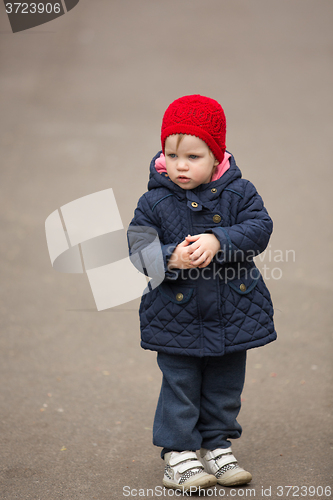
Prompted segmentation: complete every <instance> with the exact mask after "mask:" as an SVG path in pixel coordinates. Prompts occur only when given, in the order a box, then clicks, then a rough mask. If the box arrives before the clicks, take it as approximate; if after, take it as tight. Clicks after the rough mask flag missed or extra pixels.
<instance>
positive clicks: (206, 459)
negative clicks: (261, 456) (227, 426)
mask: <svg viewBox="0 0 333 500" xmlns="http://www.w3.org/2000/svg"><path fill="white" fill-rule="evenodd" d="M200 456H201V462H202V463H203V465H204V467H205V471H206V472H208V473H209V474H214V476H215V477H216V479H217V482H218V483H219V484H222V485H223V486H238V485H241V484H247V483H249V482H250V481H251V479H252V476H251V474H250V473H249V472H247V471H246V470H244V469H242V468H241V467H239V465H238V463H237V460H236V458H235V457H234V456H233V454H232V451H231V448H225V449H223V448H217V449H216V450H212V451H210V450H205V449H204V448H201V450H200Z"/></svg>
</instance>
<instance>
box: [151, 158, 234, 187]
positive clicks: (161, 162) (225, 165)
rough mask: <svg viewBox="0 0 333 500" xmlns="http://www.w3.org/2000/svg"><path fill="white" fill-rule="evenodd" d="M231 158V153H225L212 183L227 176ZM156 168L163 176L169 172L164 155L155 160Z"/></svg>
mask: <svg viewBox="0 0 333 500" xmlns="http://www.w3.org/2000/svg"><path fill="white" fill-rule="evenodd" d="M230 157H231V155H230V154H229V153H224V158H223V160H222V162H221V163H220V164H219V165H217V167H216V169H215V172H214V175H213V177H212V179H211V182H213V181H216V180H217V179H219V178H220V177H222V175H223V174H225V173H226V171H227V170H228V169H229V168H230V162H229V158H230ZM155 168H156V172H158V173H159V174H162V173H163V172H166V171H167V169H166V166H165V156H164V154H163V153H161V156H160V157H159V158H157V160H155Z"/></svg>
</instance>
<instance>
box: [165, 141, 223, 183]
mask: <svg viewBox="0 0 333 500" xmlns="http://www.w3.org/2000/svg"><path fill="white" fill-rule="evenodd" d="M177 140H178V135H177V134H175V135H169V137H167V138H166V141H165V162H166V169H167V172H168V175H169V177H170V179H171V180H172V182H174V183H175V184H177V186H179V187H181V188H183V189H194V188H195V187H197V186H200V184H207V183H208V182H210V180H211V178H212V175H213V172H214V170H215V167H216V166H217V165H218V163H219V162H218V160H216V159H215V158H214V156H213V154H212V152H211V150H210V149H209V147H208V146H207V144H206V143H205V142H204V141H202V140H201V139H199V137H195V136H194V135H184V137H183V138H182V140H181V141H180V143H179V145H178V148H177Z"/></svg>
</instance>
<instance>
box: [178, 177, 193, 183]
mask: <svg viewBox="0 0 333 500" xmlns="http://www.w3.org/2000/svg"><path fill="white" fill-rule="evenodd" d="M177 180H178V182H182V183H186V182H189V181H190V180H191V179H189V178H188V177H185V175H179V176H178V177H177Z"/></svg>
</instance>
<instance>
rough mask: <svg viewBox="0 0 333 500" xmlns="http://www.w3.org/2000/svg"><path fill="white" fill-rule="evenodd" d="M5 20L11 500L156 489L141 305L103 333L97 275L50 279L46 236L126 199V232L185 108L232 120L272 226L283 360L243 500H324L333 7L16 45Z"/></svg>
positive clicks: (84, 25) (216, 7) (160, 6)
mask: <svg viewBox="0 0 333 500" xmlns="http://www.w3.org/2000/svg"><path fill="white" fill-rule="evenodd" d="M0 10H1V22H0V42H1V67H2V71H1V77H0V84H1V137H0V140H1V145H2V164H1V200H0V203H1V240H0V245H1V261H0V268H1V324H2V326H1V338H0V342H1V354H0V355H1V363H0V373H1V386H0V387H1V389H0V401H1V410H0V411H1V415H0V425H1V431H0V432H1V434H0V436H1V438H0V439H1V448H0V490H1V494H0V497H1V499H4V500H14V499H20V500H23V499H24V500H25V499H27V500H28V499H29V500H30V499H31V500H45V499H48V500H49V499H51V500H58V499H64V500H67V499H68V500H69V499H71V500H72V499H80V500H93V499H98V500H109V499H113V498H115V499H119V498H124V497H125V496H124V494H127V493H128V492H129V490H130V489H132V490H133V489H138V488H141V489H142V490H141V496H142V495H143V494H145V495H146V497H147V496H149V495H150V497H152V492H151V491H147V489H148V488H155V487H156V486H158V485H160V484H161V478H162V462H161V461H160V459H159V450H158V449H157V448H155V447H153V445H152V444H151V427H152V420H153V414H154V408H155V404H156V398H157V395H158V391H159V384H160V374H159V372H158V369H157V367H156V365H155V355H154V354H153V353H151V352H148V351H143V350H141V348H140V346H139V327H138V314H137V308H138V301H137V300H135V301H133V302H130V303H128V304H125V305H123V306H120V307H117V308H114V309H110V310H107V311H104V312H100V313H98V312H97V311H96V310H95V305H94V301H93V297H92V294H91V290H90V287H89V284H88V280H87V278H86V276H85V275H69V274H67V275H66V274H60V273H57V272H55V271H54V270H53V269H52V267H51V265H50V260H49V257H48V252H47V248H46V243H45V234H44V221H45V219H46V218H47V216H48V215H49V214H50V213H51V212H53V211H54V210H56V209H57V208H58V207H60V206H61V205H63V204H65V203H67V202H69V201H72V200H75V199H77V198H80V197H81V196H84V195H87V194H90V193H94V192H96V191H100V190H102V189H105V188H107V187H112V188H113V190H114V192H115V195H116V198H117V202H118V206H119V209H120V212H121V215H122V219H123V222H124V224H128V222H129V221H130V219H131V216H132V212H133V210H134V207H135V205H136V201H137V199H138V197H139V196H140V195H141V194H142V192H143V191H144V190H145V187H146V183H147V178H148V165H149V161H150V158H151V157H152V156H153V155H154V154H155V153H156V152H157V150H158V149H159V127H160V121H161V117H162V113H163V111H164V109H165V108H166V106H167V105H168V104H169V103H170V102H171V101H172V100H174V99H175V98H177V97H179V96H181V95H184V94H190V93H201V94H204V95H209V96H211V97H214V98H215V99H217V100H219V101H220V102H221V103H222V105H223V106H224V108H225V111H226V115H227V120H228V138H227V139H228V140H227V144H228V149H229V150H230V151H231V152H233V154H234V155H235V157H236V160H237V162H238V164H239V166H240V168H241V169H242V171H243V175H244V177H246V178H250V179H251V180H252V181H253V182H254V184H255V185H256V186H257V188H258V190H259V192H260V193H261V195H262V196H263V198H264V200H265V203H266V206H267V208H268V210H269V212H270V214H271V216H272V217H273V219H274V222H275V229H274V234H273V237H272V239H271V243H270V247H269V251H270V253H269V252H267V253H266V255H265V259H264V261H263V262H261V263H260V265H261V267H262V266H264V265H266V271H265V272H266V277H267V283H268V285H269V287H270V289H271V292H272V296H273V299H274V303H275V307H276V326H277V330H278V333H279V340H278V342H274V343H273V344H271V345H269V346H267V347H265V348H261V349H257V350H253V351H251V352H250V353H249V363H248V371H247V382H246V387H245V390H244V402H243V408H242V411H241V414H240V422H241V424H242V425H243V428H244V432H243V436H242V439H241V440H239V441H238V442H235V443H234V451H235V452H236V454H237V456H238V457H239V460H240V462H241V463H242V464H244V466H246V467H247V468H248V469H250V470H251V472H252V473H253V477H254V479H253V483H252V484H251V487H248V488H247V489H241V490H239V491H238V493H236V492H234V496H241V495H242V494H243V496H249V495H250V494H251V493H250V490H255V491H252V498H254V493H255V495H256V496H255V498H266V497H268V496H269V495H270V494H271V495H270V496H271V497H272V498H287V493H288V490H287V489H285V490H284V491H283V495H282V497H281V496H278V494H279V493H280V492H281V490H279V489H277V487H278V486H283V487H284V486H287V485H293V486H295V487H296V486H299V487H301V486H305V487H310V486H314V487H315V490H313V489H310V490H308V492H306V490H305V489H303V490H299V491H297V489H294V490H293V493H295V494H297V493H298V494H299V495H300V496H303V498H325V494H322V491H321V489H320V486H322V487H324V488H325V486H329V485H332V465H333V463H332V462H333V460H332V452H333V435H332V426H333V424H332V416H331V415H332V295H333V294H332V226H331V211H332V204H331V199H332V197H331V188H330V182H331V181H332V171H331V158H332V123H333V121H332V87H333V82H332V80H333V78H332V76H333V71H332V59H331V54H332V17H333V5H332V3H331V2H327V1H324V0H293V1H292V2H290V1H289V0H279V1H269V2H268V1H267V0H252V1H251V2H249V1H248V0H234V1H232V2H231V1H226V0H205V2H203V1H200V0H182V1H181V2H177V1H175V0H168V2H162V1H160V2H153V1H152V0H140V1H137V0H124V1H122V2H110V1H107V0H99V1H98V2H84V1H83V0H82V1H81V2H80V3H79V4H78V6H77V7H75V9H73V10H72V11H71V12H70V13H68V14H66V15H65V16H63V17H61V18H59V19H57V20H55V21H53V22H52V23H49V24H46V25H44V26H40V27H37V28H34V29H32V30H29V31H27V32H22V33H17V34H15V35H14V34H12V33H11V31H10V26H9V23H8V20H7V18H6V17H5V12H4V7H3V5H2V6H0ZM288 250H291V251H294V254H293V252H289V253H288V252H287V251H288ZM293 255H294V256H295V258H293ZM267 268H269V269H267ZM275 268H278V269H275ZM279 269H280V270H281V272H280V271H279ZM281 273H282V277H281V279H276V278H277V277H279V276H280V274H281ZM126 486H127V487H128V488H125V489H124V487H126ZM270 487H271V491H270V490H269V488H270ZM262 488H263V489H264V492H263V491H262ZM313 492H314V495H313ZM139 493H140V491H139V490H138V491H132V493H131V494H130V496H131V497H132V498H134V497H135V496H136V494H137V496H139ZM211 493H212V496H213V497H216V498H220V497H222V495H223V493H224V495H225V496H228V495H229V497H230V496H231V495H232V494H233V492H232V491H231V490H225V491H224V490H220V492H219V491H217V492H213V491H212V492H211ZM326 493H328V490H326ZM154 495H155V497H157V495H158V491H156V490H154ZM165 495H167V493H165ZM162 496H163V493H162ZM290 496H291V493H289V497H290Z"/></svg>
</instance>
